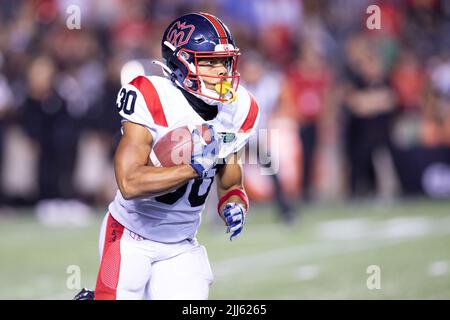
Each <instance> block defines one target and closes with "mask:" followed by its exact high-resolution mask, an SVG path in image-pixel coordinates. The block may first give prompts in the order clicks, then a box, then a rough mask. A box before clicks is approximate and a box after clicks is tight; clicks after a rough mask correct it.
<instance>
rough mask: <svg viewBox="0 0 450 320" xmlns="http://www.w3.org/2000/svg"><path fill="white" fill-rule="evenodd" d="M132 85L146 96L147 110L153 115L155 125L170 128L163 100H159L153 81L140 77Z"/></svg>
mask: <svg viewBox="0 0 450 320" xmlns="http://www.w3.org/2000/svg"><path fill="white" fill-rule="evenodd" d="M130 84H131V85H133V86H135V87H136V89H138V90H139V91H140V92H141V93H142V95H143V96H144V100H145V104H146V105H147V109H148V111H149V112H150V114H151V115H152V117H153V120H154V121H155V123H156V124H157V125H159V126H164V127H168V125H167V120H166V115H165V114H164V109H163V107H162V104H161V100H160V99H159V96H158V92H157V91H156V89H155V86H154V85H153V84H152V83H151V81H150V80H148V79H147V78H146V77H144V76H138V77H136V78H134V79H133V81H131V82H130Z"/></svg>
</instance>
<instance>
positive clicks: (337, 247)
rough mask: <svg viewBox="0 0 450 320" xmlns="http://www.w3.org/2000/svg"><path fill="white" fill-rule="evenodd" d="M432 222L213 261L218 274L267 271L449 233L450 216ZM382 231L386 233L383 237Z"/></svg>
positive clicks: (389, 224)
mask: <svg viewBox="0 0 450 320" xmlns="http://www.w3.org/2000/svg"><path fill="white" fill-rule="evenodd" d="M393 221H394V220H393ZM396 221H398V220H396ZM432 222H433V223H432V224H431V223H428V224H427V226H428V227H427V228H425V229H421V232H420V233H413V234H412V235H411V236H407V234H405V233H403V232H402V231H401V230H400V232H399V233H398V234H397V236H396V235H395V234H392V232H387V233H384V232H383V230H382V229H378V230H376V231H375V232H373V233H372V236H375V237H366V238H362V237H361V238H359V239H352V240H328V241H323V240H322V241H321V242H316V243H312V244H306V245H297V246H291V247H287V248H282V249H275V250H271V251H267V252H261V253H255V254H250V255H245V256H238V257H234V258H230V259H226V260H222V261H218V262H215V263H212V267H213V272H214V274H215V275H216V277H220V278H222V277H229V276H233V275H235V274H238V273H244V272H245V273H248V270H253V271H257V270H258V269H260V270H264V269H267V268H269V267H275V266H282V265H285V264H289V263H292V262H296V261H299V262H301V263H302V264H303V263H305V262H309V261H310V260H312V259H323V258H328V257H331V256H337V255H341V254H346V253H351V252H360V251H366V250H370V249H376V248H381V247H386V246H392V245H396V244H398V243H401V242H406V241H411V240H412V239H414V238H420V237H423V236H430V235H432V236H437V235H445V234H450V219H449V218H444V219H440V220H439V221H436V220H435V221H432ZM391 225H392V222H390V221H389V220H388V221H386V226H387V228H386V229H385V230H391ZM383 234H384V235H385V236H383Z"/></svg>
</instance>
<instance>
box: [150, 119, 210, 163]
mask: <svg viewBox="0 0 450 320" xmlns="http://www.w3.org/2000/svg"><path fill="white" fill-rule="evenodd" d="M196 127H197V129H198V130H199V131H200V134H201V135H202V137H203V139H204V140H205V142H206V143H210V142H211V132H210V130H209V128H208V125H206V124H203V125H198V126H196ZM192 148H193V144H192V134H191V129H189V127H188V126H182V127H178V128H175V129H173V130H171V131H169V132H167V133H166V134H165V135H164V136H163V137H161V138H160V139H159V140H158V141H157V142H156V143H155V145H154V146H153V150H152V154H151V155H150V160H151V163H152V164H153V165H155V166H162V167H173V166H177V165H180V164H189V163H190V162H191V155H192Z"/></svg>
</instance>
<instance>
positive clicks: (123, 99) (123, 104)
mask: <svg viewBox="0 0 450 320" xmlns="http://www.w3.org/2000/svg"><path fill="white" fill-rule="evenodd" d="M119 96H120V100H119V101H118V103H117V109H118V111H119V112H120V111H122V110H123V112H125V114H128V115H130V114H132V113H133V112H134V104H135V103H136V98H137V94H136V92H135V91H133V90H128V91H127V90H125V88H122V90H120V92H119ZM130 97H131V99H130Z"/></svg>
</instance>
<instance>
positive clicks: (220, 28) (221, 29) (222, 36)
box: [200, 12, 228, 44]
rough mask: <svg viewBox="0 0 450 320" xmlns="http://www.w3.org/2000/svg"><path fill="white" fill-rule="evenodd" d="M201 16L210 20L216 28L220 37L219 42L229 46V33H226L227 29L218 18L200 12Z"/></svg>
mask: <svg viewBox="0 0 450 320" xmlns="http://www.w3.org/2000/svg"><path fill="white" fill-rule="evenodd" d="M200 15H202V16H203V17H205V18H206V19H208V21H209V22H211V24H212V25H213V26H214V28H215V29H216V31H217V34H218V35H219V40H220V43H221V44H228V37H227V33H226V31H225V28H224V27H223V26H222V24H221V23H220V22H219V20H217V18H216V17H214V16H213V15H211V14H209V13H205V12H200Z"/></svg>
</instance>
